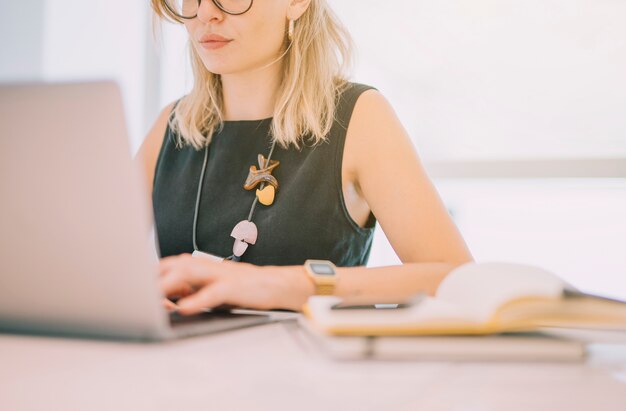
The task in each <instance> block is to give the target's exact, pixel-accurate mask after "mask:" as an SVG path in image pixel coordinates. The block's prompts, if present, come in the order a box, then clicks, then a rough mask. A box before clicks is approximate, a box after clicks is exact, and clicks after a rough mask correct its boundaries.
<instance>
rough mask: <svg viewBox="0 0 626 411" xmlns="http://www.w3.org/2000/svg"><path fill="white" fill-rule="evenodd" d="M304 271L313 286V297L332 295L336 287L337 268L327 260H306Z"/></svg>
mask: <svg viewBox="0 0 626 411" xmlns="http://www.w3.org/2000/svg"><path fill="white" fill-rule="evenodd" d="M304 269H305V270H306V273H307V275H308V276H309V278H310V279H311V280H312V281H313V284H314V285H315V295H333V294H334V293H335V286H336V285H337V267H336V266H335V264H333V263H331V262H330V261H327V260H306V261H305V262H304Z"/></svg>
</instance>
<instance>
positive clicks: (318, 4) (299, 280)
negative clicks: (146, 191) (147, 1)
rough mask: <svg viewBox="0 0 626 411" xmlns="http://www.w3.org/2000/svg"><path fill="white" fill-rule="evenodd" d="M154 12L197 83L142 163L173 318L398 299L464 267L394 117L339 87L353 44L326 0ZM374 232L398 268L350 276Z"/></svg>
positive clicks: (213, 2)
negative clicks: (312, 301)
mask: <svg viewBox="0 0 626 411" xmlns="http://www.w3.org/2000/svg"><path fill="white" fill-rule="evenodd" d="M152 7H153V9H154V10H155V12H156V14H157V15H158V16H160V17H161V18H167V19H170V20H174V21H176V22H179V23H183V24H184V25H185V27H186V29H187V31H188V33H189V40H190V43H191V45H190V52H191V61H192V66H193V71H194V78H195V84H194V87H193V90H192V91H191V92H190V94H188V95H186V96H184V97H183V98H182V99H180V100H179V101H177V102H175V103H173V104H171V105H170V106H168V107H166V108H165V110H163V112H162V114H161V115H160V117H159V118H158V119H157V121H156V124H155V125H154V127H153V128H152V130H151V131H150V133H149V134H148V136H147V138H146V140H145V142H144V144H143V145H142V147H141V149H140V159H141V161H142V162H143V166H144V167H145V171H146V176H147V180H148V183H149V186H150V187H152V199H153V205H154V212H155V222H156V228H157V233H158V238H159V243H160V248H161V256H162V257H164V258H163V259H162V260H161V264H160V272H161V286H162V290H163V292H164V294H165V295H166V296H168V297H173V296H179V297H182V298H181V299H179V301H178V306H179V310H180V312H181V313H183V314H192V313H196V312H199V311H200V310H202V309H203V308H207V307H216V306H219V305H223V304H228V305H235V306H244V307H249V308H256V309H270V308H283V309H291V310H299V309H300V308H301V307H302V305H303V304H304V303H305V302H306V300H307V298H308V297H309V296H311V295H313V294H319V293H322V294H331V293H332V294H335V295H337V296H341V297H351V298H365V299H377V300H379V301H383V300H396V299H397V300H400V299H404V298H407V297H409V296H410V295H412V294H415V293H418V292H427V293H431V294H432V293H433V292H434V291H435V290H436V288H437V286H438V284H439V283H440V282H441V280H442V279H443V278H444V277H445V275H446V274H447V273H448V272H449V271H450V270H451V269H453V268H454V267H456V266H458V265H460V264H462V263H465V262H468V261H471V255H470V253H469V251H468V250H467V248H466V246H465V244H464V242H463V240H462V238H461V236H460V234H459V232H458V231H457V229H456V227H455V226H454V224H453V222H452V221H451V219H450V217H449V216H448V214H447V212H446V209H445V207H444V206H443V204H442V202H441V200H440V199H439V197H438V195H437V192H436V190H435V189H434V188H433V186H432V184H431V182H430V181H429V179H428V177H427V175H426V173H425V171H424V169H423V168H422V165H421V164H420V161H419V158H418V156H417V154H416V153H415V150H414V148H413V146H412V144H411V142H410V139H409V138H408V136H407V133H406V132H405V130H404V129H403V127H402V125H401V124H400V123H399V121H398V119H397V117H396V115H395V114H394V112H393V110H392V108H391V107H390V106H389V104H388V103H387V101H386V100H385V98H384V97H383V96H382V95H381V94H380V93H379V92H377V91H376V90H375V89H373V88H371V87H368V86H364V85H360V84H354V83H349V82H347V81H346V80H345V75H344V74H343V70H344V67H345V66H346V64H347V63H348V62H349V60H350V40H349V37H348V34H347V33H346V32H345V30H344V29H343V28H342V26H341V25H340V23H339V22H338V21H337V19H336V18H335V16H334V15H333V14H332V12H331V10H330V9H329V7H328V5H327V4H326V0H255V1H253V0H204V1H200V0H152ZM376 220H378V221H379V222H380V225H381V226H382V228H383V230H384V231H385V233H386V235H387V237H388V239H389V241H390V243H391V245H392V246H393V248H394V250H395V251H396V253H397V254H398V256H399V257H400V259H401V260H402V262H403V264H402V265H400V266H390V267H379V268H366V267H364V266H363V265H364V264H365V263H366V262H367V258H368V255H369V250H370V246H371V240H372V235H373V228H374V224H375V221H376ZM223 259H225V260H224V261H222V260H223ZM308 259H318V260H326V261H322V262H319V263H317V264H310V262H309V263H307V264H306V267H305V266H304V265H303V264H304V263H305V261H306V260H308ZM331 262H334V263H336V265H337V266H339V268H337V269H336V271H335V273H334V274H335V275H332V274H333V272H332V271H333V268H334V267H333V265H332V264H331ZM312 268H313V270H312ZM315 269H317V270H318V271H316V270H315ZM325 274H330V275H328V276H325Z"/></svg>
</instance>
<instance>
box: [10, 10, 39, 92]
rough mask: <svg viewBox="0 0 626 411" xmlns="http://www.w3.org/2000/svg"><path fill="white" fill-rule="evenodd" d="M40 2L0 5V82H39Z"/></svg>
mask: <svg viewBox="0 0 626 411" xmlns="http://www.w3.org/2000/svg"><path fill="white" fill-rule="evenodd" d="M43 24H44V0H29V1H4V0H3V1H2V2H0V82H4V81H19V80H32V79H39V78H40V77H41V74H42V60H43V44H42V39H43V28H42V27H43Z"/></svg>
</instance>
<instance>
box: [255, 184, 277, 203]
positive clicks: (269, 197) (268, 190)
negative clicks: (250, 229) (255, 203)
mask: <svg viewBox="0 0 626 411" xmlns="http://www.w3.org/2000/svg"><path fill="white" fill-rule="evenodd" d="M275 193H276V190H275V189H274V186H272V185H268V186H266V187H263V188H262V189H260V190H259V189H257V190H256V196H257V198H258V199H259V202H260V203H261V204H263V205H264V206H270V205H272V203H273V202H274V194H275Z"/></svg>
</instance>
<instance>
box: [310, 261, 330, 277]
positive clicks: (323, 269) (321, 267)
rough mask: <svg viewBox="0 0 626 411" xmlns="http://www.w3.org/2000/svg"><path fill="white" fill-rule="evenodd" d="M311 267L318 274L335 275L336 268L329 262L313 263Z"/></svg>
mask: <svg viewBox="0 0 626 411" xmlns="http://www.w3.org/2000/svg"><path fill="white" fill-rule="evenodd" d="M310 267H311V271H313V272H314V273H315V274H317V275H335V270H334V269H333V267H332V266H330V265H328V264H317V263H311V264H310Z"/></svg>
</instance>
